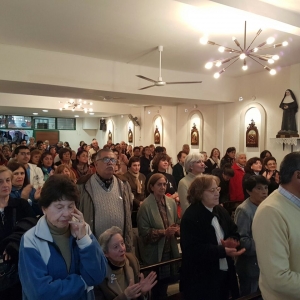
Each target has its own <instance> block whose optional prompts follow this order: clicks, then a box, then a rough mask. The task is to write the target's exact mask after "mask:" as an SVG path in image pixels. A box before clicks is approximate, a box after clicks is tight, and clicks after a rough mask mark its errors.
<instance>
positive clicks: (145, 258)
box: [0, 138, 300, 300]
mask: <svg viewBox="0 0 300 300" xmlns="http://www.w3.org/2000/svg"><path fill="white" fill-rule="evenodd" d="M12 146H13V147H12ZM294 160H295V161H296V162H294V166H293V163H291V162H290V160H289V157H288V156H287V158H285V160H284V162H286V161H287V162H286V163H285V164H284V163H283V168H289V173H288V172H287V171H286V172H287V173H288V174H289V175H286V176H285V177H284V181H283V180H282V178H281V177H282V174H284V172H285V170H280V172H279V171H278V170H277V164H276V159H275V158H274V157H273V156H272V154H271V152H270V151H268V150H265V151H263V152H262V153H261V155H260V157H251V158H248V159H247V157H246V154H245V153H242V152H237V151H236V148H235V147H230V148H228V149H227V150H226V153H225V154H224V156H223V157H221V153H220V151H219V150H218V149H217V148H213V149H212V150H211V152H210V155H207V153H206V152H205V151H202V152H200V153H195V152H191V151H190V148H189V145H187V144H185V145H183V146H182V149H180V151H179V152H178V155H177V163H176V164H175V165H173V163H172V159H171V157H170V156H169V155H168V154H167V149H166V148H165V147H160V146H157V147H155V146H154V145H149V146H139V147H138V146H136V147H132V146H131V145H127V144H126V143H125V142H124V141H121V142H120V143H117V144H113V143H112V141H110V140H109V141H107V144H106V145H103V146H102V147H100V146H99V144H98V142H97V140H96V139H93V140H92V141H91V143H90V144H87V143H85V142H84V141H81V142H80V143H79V148H78V149H77V151H74V150H72V149H71V148H70V145H69V143H68V142H64V143H63V142H58V143H57V144H56V145H50V144H49V142H48V141H37V142H35V141H34V139H33V138H31V139H30V140H29V142H28V143H27V141H21V142H20V145H3V146H2V147H1V150H0V164H1V166H0V213H1V223H0V258H1V260H2V264H3V262H4V263H6V267H9V266H10V267H13V266H18V273H17V277H18V278H17V280H15V281H14V282H9V283H6V286H5V287H4V284H3V288H2V287H1V286H0V298H1V299H2V297H3V299H16V300H18V299H22V298H23V299H30V300H31V299H33V300H34V299H40V298H46V299H48V298H49V299H50V298H52V299H53V295H58V296H57V297H58V298H57V299H94V296H96V299H106V300H108V299H116V300H117V299H140V300H144V299H155V300H156V299H165V297H166V296H167V288H168V285H167V284H166V280H165V279H166V278H169V277H170V276H172V275H174V273H177V274H178V272H179V271H178V268H176V266H175V267H174V266H173V265H171V264H166V265H163V266H161V267H160V268H159V273H158V274H156V273H155V272H153V271H152V272H148V273H147V274H142V273H140V263H141V264H142V265H143V266H151V265H153V264H157V263H160V262H166V261H169V260H172V259H175V258H179V257H182V261H181V264H180V266H181V267H180V274H179V276H180V290H181V292H182V294H183V295H184V297H185V299H188V300H193V299H195V300H199V299H200V300H201V299H203V300H204V299H205V300H207V299H210V300H214V299H215V300H219V299H222V300H223V299H224V300H225V299H226V300H227V299H229V297H231V298H232V299H237V298H239V297H240V296H246V295H248V294H251V293H253V292H256V291H258V290H259V287H263V288H262V292H263V296H264V295H272V296H271V297H270V298H266V299H284V297H281V298H280V296H277V294H276V292H274V291H273V290H272V291H270V282H269V281H270V278H269V277H267V276H266V275H265V274H264V276H261V281H262V282H260V284H259V274H260V267H261V265H262V266H263V267H264V268H267V267H269V266H270V265H272V261H270V259H271V258H270V259H269V260H268V262H266V261H267V255H268V254H267V253H262V252H264V251H263V247H264V246H262V244H263V243H264V241H263V238H265V239H267V240H270V243H271V245H273V244H274V243H277V244H278V243H280V242H281V240H282V239H284V238H286V239H287V238H288V237H286V236H284V232H282V233H281V235H279V234H280V233H278V234H277V235H276V236H278V237H279V238H280V239H281V240H280V241H278V240H277V241H275V239H272V237H270V238H269V237H268V238H267V236H268V233H267V232H266V231H265V230H264V228H265V227H264V226H266V227H268V226H272V224H273V225H274V226H277V224H275V223H274V221H273V220H271V219H270V218H264V216H265V213H264V212H265V211H266V212H267V213H269V214H270V208H269V206H270V205H272V203H271V204H270V205H269V206H267V205H265V206H264V209H262V210H261V212H260V210H259V206H260V205H261V203H262V202H263V201H264V200H265V199H266V198H267V197H268V195H270V196H269V198H275V195H276V201H277V199H281V200H282V198H284V197H286V198H288V199H292V200H291V201H292V202H293V203H292V204H291V203H290V204H289V205H292V206H293V205H295V206H296V207H297V209H298V210H299V208H298V207H299V206H300V204H299V202H300V200H299V196H300V195H299V186H300V185H298V187H296V188H295V186H294V185H296V184H297V183H298V181H297V180H298V179H300V175H299V174H300V167H299V168H298V167H297V166H298V165H300V154H299V153H297V154H295V155H294ZM297 172H298V173H299V174H298V173H297ZM294 173H295V174H296V173H297V174H298V175H297V174H296V175H295V174H294ZM294 177H295V178H294ZM291 180H292V182H291ZM280 183H282V185H280ZM278 194H280V195H278ZM293 195H295V196H294V197H293ZM269 198H268V199H269ZM269 202H270V201H269ZM277 206H278V207H277ZM277 206H276V209H277V208H278V211H279V212H278V214H280V213H282V214H284V216H283V218H285V217H287V216H286V214H285V212H281V211H280V207H281V206H280V204H278V205H277ZM289 209H291V208H290V207H288V208H286V210H289ZM256 211H258V213H257V212H256ZM256 214H258V217H257V222H256V223H257V224H254V225H253V226H254V227H253V231H254V232H252V223H253V219H254V223H255V219H256V216H255V215H256ZM274 214H275V215H276V213H275V212H274ZM275 217H276V218H280V215H279V216H277V215H276V216H275ZM298 219H299V218H298ZM268 221H269V222H270V224H269V223H267V222H268ZM282 222H284V221H282ZM23 223H24V224H23ZM279 223H280V222H279ZM291 224H292V222H291ZM293 225H295V224H293ZM260 226H262V227H261V228H260V229H258V228H259V227H260ZM282 226H284V225H282ZM286 226H288V225H286ZM256 229H257V230H256ZM289 229H290V228H288V229H286V228H285V230H286V231H287V230H289ZM282 230H283V229H282ZM253 235H254V238H255V236H257V240H258V241H260V242H261V243H262V244H260V245H257V242H256V240H255V241H254V238H253ZM295 236H296V235H295ZM286 242H287V243H288V244H289V243H290V242H289V241H286ZM179 243H180V246H181V247H179ZM272 243H273V244H272ZM292 243H295V244H297V241H296V240H294V241H292ZM277 244H276V245H277ZM293 246H294V247H296V246H295V245H293ZM260 251H261V252H260ZM181 252H182V253H181ZM257 252H258V253H257ZM272 252H275V254H278V252H276V250H274V249H272ZM288 254H289V253H288V250H287V251H286V255H288ZM278 255H279V254H278ZM287 259H288V258H287ZM293 265H295V268H298V265H299V264H297V262H295V263H293ZM0 267H1V263H0ZM280 267H281V266H279V265H275V266H274V270H277V271H278V270H281V269H280ZM283 267H286V268H287V266H286V265H283V266H282V268H283ZM265 272H266V271H265ZM278 272H279V271H278ZM266 273H269V272H266ZM298 275H299V274H298ZM273 277H274V278H275V279H274V280H279V279H278V278H279V275H278V278H277V277H276V276H275V275H274V276H273ZM3 278H4V277H3ZM286 280H287V281H288V280H289V279H288V278H287V279H286ZM2 282H3V281H1V283H2ZM274 290H276V289H275V287H274ZM281 292H282V291H279V292H278V293H279V294H280V293H281ZM295 293H296V292H295ZM299 294H300V293H299ZM299 294H298V295H299ZM272 297H273V298H272ZM276 297H277V298H276ZM55 299H56V298H55ZM286 299H287V298H286ZM289 299H294V298H289ZM295 299H296V298H295Z"/></svg>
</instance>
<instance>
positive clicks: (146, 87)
mask: <svg viewBox="0 0 300 300" xmlns="http://www.w3.org/2000/svg"><path fill="white" fill-rule="evenodd" d="M153 86H155V84H153V85H148V86H145V87H143V88H141V89H139V90H145V89H149V88H151V87H153Z"/></svg>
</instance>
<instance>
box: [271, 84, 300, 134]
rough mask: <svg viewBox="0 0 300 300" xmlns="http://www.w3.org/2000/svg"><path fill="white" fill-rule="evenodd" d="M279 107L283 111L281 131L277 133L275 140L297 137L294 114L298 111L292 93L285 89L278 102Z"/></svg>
mask: <svg viewBox="0 0 300 300" xmlns="http://www.w3.org/2000/svg"><path fill="white" fill-rule="evenodd" d="M279 107H280V108H281V109H282V110H283V115H282V123H281V129H280V131H279V132H278V133H277V135H276V137H277V138H285V137H298V136H299V134H298V130H297V124H296V113H297V111H298V103H297V100H296V97H295V95H294V93H293V92H292V91H291V90H289V89H287V90H286V91H285V94H284V96H283V99H282V101H281V102H280V105H279Z"/></svg>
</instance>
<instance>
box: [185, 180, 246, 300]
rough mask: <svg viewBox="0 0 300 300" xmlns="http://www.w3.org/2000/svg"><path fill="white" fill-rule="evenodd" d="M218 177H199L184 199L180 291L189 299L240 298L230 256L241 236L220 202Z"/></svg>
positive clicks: (216, 299)
mask: <svg viewBox="0 0 300 300" xmlns="http://www.w3.org/2000/svg"><path fill="white" fill-rule="evenodd" d="M218 184H219V179H218V178H217V177H215V176H212V175H203V176H198V177H196V178H195V180H194V181H193V182H192V183H191V185H190V188H189V190H188V196H187V199H188V201H189V202H190V203H191V205H190V206H189V207H188V208H187V209H186V211H185V213H184V215H183V217H182V220H181V225H180V229H181V238H180V244H181V250H182V266H181V272H180V276H181V279H180V284H181V290H182V292H183V293H184V296H185V299H189V300H207V299H209V300H228V298H229V294H231V297H232V299H237V298H238V297H239V288H238V283H237V278H236V272H235V267H234V260H233V258H234V257H236V256H239V255H241V254H243V253H244V252H245V249H241V250H237V248H238V247H239V244H240V243H239V239H240V235H239V233H238V231H237V226H236V225H235V223H234V222H233V220H232V219H231V217H230V216H229V214H228V212H227V211H226V210H225V209H224V208H223V207H222V206H221V205H219V192H220V187H218Z"/></svg>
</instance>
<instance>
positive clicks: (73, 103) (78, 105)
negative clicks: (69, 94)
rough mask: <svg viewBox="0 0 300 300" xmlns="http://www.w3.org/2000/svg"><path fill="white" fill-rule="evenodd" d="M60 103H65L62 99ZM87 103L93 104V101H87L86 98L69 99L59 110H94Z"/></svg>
mask: <svg viewBox="0 0 300 300" xmlns="http://www.w3.org/2000/svg"><path fill="white" fill-rule="evenodd" d="M58 102H59V103H63V102H62V101H58ZM86 105H89V106H91V105H93V102H87V101H86V100H82V99H69V100H68V101H67V102H66V103H65V104H64V106H63V107H61V108H60V109H59V110H72V111H75V110H83V111H84V112H85V113H87V112H92V111H93V109H92V108H88V107H87V106H86Z"/></svg>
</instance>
